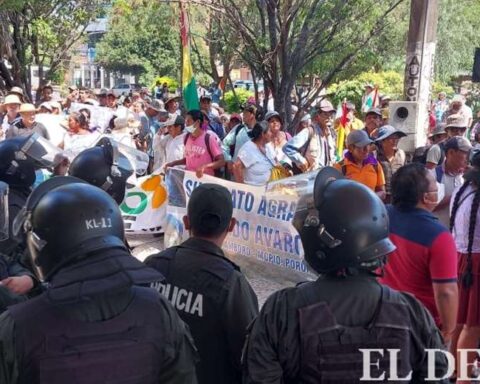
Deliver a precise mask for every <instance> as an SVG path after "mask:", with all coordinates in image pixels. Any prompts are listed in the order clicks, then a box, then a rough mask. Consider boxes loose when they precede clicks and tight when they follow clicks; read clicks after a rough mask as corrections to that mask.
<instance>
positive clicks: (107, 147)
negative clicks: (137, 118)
mask: <svg viewBox="0 0 480 384" xmlns="http://www.w3.org/2000/svg"><path fill="white" fill-rule="evenodd" d="M68 173H69V175H70V176H75V177H78V178H79V179H82V180H85V181H86V182H87V183H89V184H92V185H95V186H96V187H99V188H101V189H103V190H104V191H106V192H107V193H108V194H109V195H110V196H112V197H113V198H114V199H115V201H116V202H117V204H121V203H122V201H123V199H124V197H125V191H126V188H127V179H128V178H129V177H130V176H132V174H133V173H134V169H133V166H132V164H131V163H130V161H129V160H128V158H127V157H126V156H125V155H124V154H123V153H121V152H120V150H119V148H118V144H117V143H116V142H115V141H113V140H110V139H109V138H102V140H101V141H100V142H99V143H98V144H97V145H96V146H95V147H92V148H88V149H85V150H84V151H82V152H81V153H79V154H78V156H76V157H75V159H74V160H73V161H72V163H71V164H70V168H69V170H68Z"/></svg>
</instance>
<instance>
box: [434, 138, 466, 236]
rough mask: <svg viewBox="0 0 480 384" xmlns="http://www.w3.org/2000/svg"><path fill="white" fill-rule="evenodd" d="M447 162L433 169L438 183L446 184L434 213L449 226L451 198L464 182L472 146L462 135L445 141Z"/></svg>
mask: <svg viewBox="0 0 480 384" xmlns="http://www.w3.org/2000/svg"><path fill="white" fill-rule="evenodd" d="M444 148H445V162H444V163H443V164H442V165H439V166H437V167H436V168H435V169H433V170H431V171H430V172H432V174H433V176H434V177H435V179H436V180H437V182H438V183H441V184H443V185H444V188H445V197H444V198H443V200H442V201H441V202H440V203H439V204H438V205H437V207H436V209H435V211H434V214H435V216H437V217H438V219H439V220H440V222H441V223H442V224H443V225H445V227H448V226H449V224H450V211H449V206H450V199H451V197H452V194H453V192H454V190H455V189H456V188H457V187H459V186H460V185H462V184H463V173H464V172H465V170H466V168H467V166H468V155H469V152H470V150H471V149H472V146H471V145H470V142H469V141H468V140H467V139H465V138H464V137H462V136H454V137H451V138H450V139H448V140H447V141H446V142H445V147H444Z"/></svg>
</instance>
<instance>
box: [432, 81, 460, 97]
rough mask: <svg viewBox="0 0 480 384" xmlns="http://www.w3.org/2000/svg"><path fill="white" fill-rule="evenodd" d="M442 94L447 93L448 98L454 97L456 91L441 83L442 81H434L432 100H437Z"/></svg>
mask: <svg viewBox="0 0 480 384" xmlns="http://www.w3.org/2000/svg"><path fill="white" fill-rule="evenodd" d="M440 92H445V93H446V94H447V97H448V98H451V97H453V95H454V94H455V90H454V89H453V87H451V86H450V85H446V84H443V83H441V82H440V81H434V82H433V84H432V99H434V98H436V97H437V95H438V94H439V93H440Z"/></svg>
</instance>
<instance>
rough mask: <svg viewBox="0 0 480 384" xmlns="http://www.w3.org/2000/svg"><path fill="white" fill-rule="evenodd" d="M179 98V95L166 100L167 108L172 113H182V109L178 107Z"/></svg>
mask: <svg viewBox="0 0 480 384" xmlns="http://www.w3.org/2000/svg"><path fill="white" fill-rule="evenodd" d="M178 99H179V96H173V97H170V98H168V99H167V100H166V101H165V109H166V110H167V112H168V113H170V114H172V115H180V110H179V109H178Z"/></svg>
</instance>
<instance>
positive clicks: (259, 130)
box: [248, 121, 268, 141]
mask: <svg viewBox="0 0 480 384" xmlns="http://www.w3.org/2000/svg"><path fill="white" fill-rule="evenodd" d="M267 131H268V124H267V123H266V122H265V121H262V122H261V123H255V125H254V126H253V128H252V130H251V131H250V132H248V136H249V137H250V138H251V139H252V141H257V140H258V139H259V138H260V137H261V136H262V134H263V133H265V132H267Z"/></svg>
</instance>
